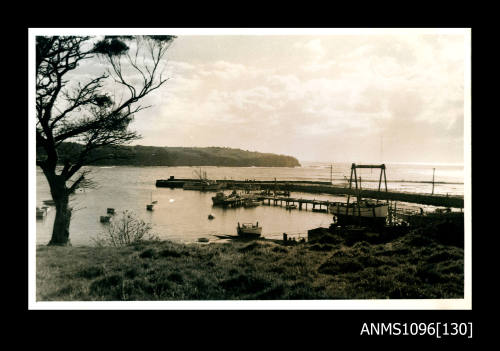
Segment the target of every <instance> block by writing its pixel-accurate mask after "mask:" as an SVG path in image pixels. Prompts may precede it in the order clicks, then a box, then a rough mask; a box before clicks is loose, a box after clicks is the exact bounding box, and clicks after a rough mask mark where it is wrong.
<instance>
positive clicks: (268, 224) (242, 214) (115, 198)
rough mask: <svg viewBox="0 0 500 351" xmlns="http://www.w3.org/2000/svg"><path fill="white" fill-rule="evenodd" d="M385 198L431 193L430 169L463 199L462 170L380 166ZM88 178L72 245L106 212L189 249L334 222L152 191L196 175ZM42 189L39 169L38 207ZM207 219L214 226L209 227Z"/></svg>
mask: <svg viewBox="0 0 500 351" xmlns="http://www.w3.org/2000/svg"><path fill="white" fill-rule="evenodd" d="M386 166H387V169H386V173H387V180H388V184H387V185H388V189H389V190H398V191H410V192H420V193H430V192H431V190H432V184H429V183H423V182H428V181H431V180H432V172H433V170H432V168H433V167H434V168H436V172H435V180H436V182H445V184H436V185H435V187H434V193H435V194H446V193H448V194H450V195H463V188H464V186H463V181H464V178H463V166H445V165H441V166H437V165H386ZM88 168H89V169H91V171H92V173H91V178H92V180H94V181H95V182H96V184H97V188H95V189H85V190H81V191H78V192H77V193H76V194H75V195H74V196H73V197H72V200H71V206H72V207H73V208H74V212H73V217H72V220H71V227H70V239H71V243H72V244H73V245H88V244H92V240H91V238H92V237H95V236H96V235H98V234H99V233H100V232H102V231H104V230H105V229H106V226H107V224H101V223H100V222H99V216H101V215H105V214H106V209H107V208H108V207H111V208H114V209H115V211H116V212H117V215H118V216H119V215H120V212H122V211H124V210H128V211H131V212H133V213H134V214H136V215H137V216H138V217H139V218H141V219H143V220H144V221H146V222H149V223H151V224H152V225H153V232H154V233H156V234H158V236H159V237H160V238H161V239H169V240H174V241H180V242H194V241H197V240H198V238H201V237H207V238H209V239H210V240H211V241H212V240H217V237H216V236H214V235H215V234H217V235H235V234H236V225H237V223H238V222H240V223H243V222H254V223H255V222H257V221H258V222H259V224H261V225H262V227H263V229H262V235H263V236H264V237H266V238H276V239H278V238H281V237H282V234H283V233H284V232H286V233H288V234H290V235H292V236H304V237H305V236H307V230H308V229H311V228H316V227H319V226H323V227H327V226H328V225H329V224H330V223H331V221H332V216H331V215H330V214H326V213H315V212H311V211H310V210H309V211H298V210H292V211H287V210H285V209H284V207H274V206H267V205H261V206H258V207H254V208H235V209H223V208H220V207H213V206H212V200H211V197H212V196H214V195H215V193H214V192H199V191H189V190H183V189H168V188H156V186H155V181H156V180H157V179H167V178H168V177H169V176H175V177H176V178H194V171H195V170H198V169H199V168H198V167H126V166H121V167H88ZM202 170H203V171H206V172H207V176H208V177H209V178H211V179H255V180H272V179H274V178H276V179H277V180H315V181H330V177H332V179H333V183H334V184H339V185H345V184H346V181H345V179H346V178H345V177H347V179H348V178H349V176H350V164H334V165H333V169H332V172H330V164H326V163H307V164H304V165H303V167H296V168H268V167H202ZM358 176H361V177H362V181H363V187H364V188H369V187H375V188H376V187H377V186H378V178H379V170H375V169H373V170H369V169H364V170H361V172H358ZM291 196H293V197H302V198H310V199H313V198H314V199H328V200H330V201H345V197H341V196H332V195H326V194H305V193H292V194H291ZM50 198H51V196H50V191H49V187H48V185H47V181H46V179H45V177H44V175H43V173H42V172H41V170H40V169H37V174H36V203H37V206H42V205H43V204H42V201H43V200H48V199H50ZM151 199H152V200H153V201H158V203H157V204H156V205H155V207H154V211H152V212H150V211H147V210H146V204H147V203H149V202H150V201H151ZM210 213H211V214H213V215H214V216H215V219H213V220H208V215H209V214H210ZM54 216H55V209H54V207H51V208H50V210H49V212H48V213H47V216H46V217H45V218H44V219H42V220H37V221H36V237H37V243H38V244H46V243H47V242H48V241H49V240H50V235H51V231H52V225H53V222H54Z"/></svg>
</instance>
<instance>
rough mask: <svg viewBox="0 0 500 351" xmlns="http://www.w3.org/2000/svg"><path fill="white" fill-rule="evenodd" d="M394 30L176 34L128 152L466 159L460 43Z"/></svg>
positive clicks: (376, 159) (351, 159)
mask: <svg viewBox="0 0 500 351" xmlns="http://www.w3.org/2000/svg"><path fill="white" fill-rule="evenodd" d="M394 33H395V34H394V35H359V34H357V35H314V36H298V35H279V36H278V35H273V36H269V35H264V36H259V35H253V36H244V35H206V36H193V35H178V38H177V39H176V40H175V42H174V44H173V45H172V47H171V49H170V51H169V53H168V54H167V56H168V65H167V67H168V68H167V72H168V76H169V77H170V80H169V81H168V82H167V83H166V85H164V86H162V88H161V89H160V90H159V91H157V92H155V93H154V94H152V95H151V96H149V97H148V99H147V103H148V104H152V105H153V106H152V107H151V108H149V109H147V110H144V111H142V112H140V113H139V114H137V115H136V119H135V121H134V122H133V125H132V128H133V129H134V130H136V131H138V132H139V133H140V134H141V135H142V136H143V139H141V140H139V141H137V142H135V144H140V145H155V146H202V147H204V146H226V147H232V148H241V149H244V150H251V151H260V152H272V153H278V154H286V155H292V156H295V157H297V158H298V159H299V160H300V161H325V162H339V161H345V162H438V163H461V162H463V160H464V155H463V150H464V84H469V83H468V82H465V81H464V69H465V67H464V64H465V62H466V61H465V60H464V58H465V50H464V48H465V46H464V44H465V39H464V36H463V35H460V34H459V35H456V34H454V35H449V34H441V35H438V34H436V35H430V34H425V35H417V34H411V35H403V34H402V32H398V31H395V32H394Z"/></svg>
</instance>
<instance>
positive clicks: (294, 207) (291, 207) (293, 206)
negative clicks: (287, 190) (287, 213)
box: [285, 204, 297, 210]
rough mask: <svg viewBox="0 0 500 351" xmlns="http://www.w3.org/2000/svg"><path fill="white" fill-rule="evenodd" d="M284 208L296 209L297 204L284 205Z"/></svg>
mask: <svg viewBox="0 0 500 351" xmlns="http://www.w3.org/2000/svg"><path fill="white" fill-rule="evenodd" d="M285 208H286V209H287V210H294V209H296V208H297V205H295V204H291V205H286V206H285Z"/></svg>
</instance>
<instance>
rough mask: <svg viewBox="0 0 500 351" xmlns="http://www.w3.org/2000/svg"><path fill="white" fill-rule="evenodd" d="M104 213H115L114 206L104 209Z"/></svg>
mask: <svg viewBox="0 0 500 351" xmlns="http://www.w3.org/2000/svg"><path fill="white" fill-rule="evenodd" d="M106 213H107V214H109V215H114V214H115V209H114V208H108V209H106Z"/></svg>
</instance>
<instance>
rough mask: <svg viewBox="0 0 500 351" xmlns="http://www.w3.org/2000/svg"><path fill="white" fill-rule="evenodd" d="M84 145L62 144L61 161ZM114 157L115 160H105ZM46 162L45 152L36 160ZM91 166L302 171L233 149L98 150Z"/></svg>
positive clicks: (278, 158)
mask: <svg viewBox="0 0 500 351" xmlns="http://www.w3.org/2000/svg"><path fill="white" fill-rule="evenodd" d="M82 147H83V145H81V144H78V143H63V144H62V145H60V147H59V148H58V153H59V156H60V157H59V158H60V161H62V160H63V159H64V158H66V157H68V158H74V156H75V155H77V154H78V153H79V151H80V150H81V149H82ZM109 155H112V158H109V159H103V158H104V157H106V156H109ZM38 157H41V158H43V149H38V150H37V158H38ZM92 158H94V159H99V160H98V161H96V162H91V163H89V164H92V165H96V166H171V167H176V166H221V167H252V166H255V167H300V166H301V164H300V163H299V161H298V160H297V159H296V158H295V157H292V156H287V155H277V154H272V153H261V152H254V151H246V150H241V149H232V148H227V147H159V146H142V145H136V146H120V147H117V148H102V149H98V150H95V151H94V153H93V154H92Z"/></svg>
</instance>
